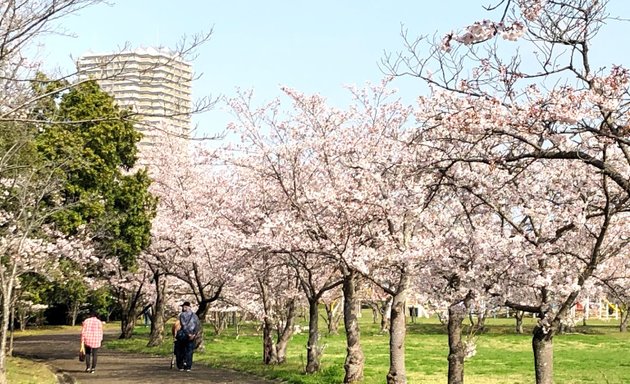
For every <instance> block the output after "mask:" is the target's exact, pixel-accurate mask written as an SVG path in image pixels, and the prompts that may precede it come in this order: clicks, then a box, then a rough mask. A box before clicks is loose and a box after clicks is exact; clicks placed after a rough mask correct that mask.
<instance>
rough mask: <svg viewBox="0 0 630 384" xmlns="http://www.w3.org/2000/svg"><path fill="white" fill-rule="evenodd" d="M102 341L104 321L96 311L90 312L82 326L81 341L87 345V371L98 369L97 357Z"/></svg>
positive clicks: (92, 371) (91, 371)
mask: <svg viewBox="0 0 630 384" xmlns="http://www.w3.org/2000/svg"><path fill="white" fill-rule="evenodd" d="M102 341H103V323H102V322H101V321H100V320H99V319H98V317H97V315H96V312H90V315H89V316H88V318H87V319H85V320H83V326H82V327H81V342H82V343H83V344H84V345H85V372H90V373H94V371H95V370H96V357H97V355H98V349H99V348H100V347H101V342H102Z"/></svg>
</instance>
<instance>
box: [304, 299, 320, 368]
mask: <svg viewBox="0 0 630 384" xmlns="http://www.w3.org/2000/svg"><path fill="white" fill-rule="evenodd" d="M317 304H318V300H317V299H312V298H309V299H308V342H307V344H306V373H315V372H318V371H319V368H320V357H321V356H320V355H321V351H320V349H319V330H318V321H319V313H318V308H317Z"/></svg>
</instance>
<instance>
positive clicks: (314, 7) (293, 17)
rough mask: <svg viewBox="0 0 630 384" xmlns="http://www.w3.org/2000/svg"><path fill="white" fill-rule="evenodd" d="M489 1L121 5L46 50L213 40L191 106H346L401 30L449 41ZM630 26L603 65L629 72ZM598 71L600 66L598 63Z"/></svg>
mask: <svg viewBox="0 0 630 384" xmlns="http://www.w3.org/2000/svg"><path fill="white" fill-rule="evenodd" d="M496 2H497V1H496V0H495V1H490V0H441V1H433V0H390V1H385V0H381V1H376V0H319V1H298V0H293V1H290V0H284V1H281V0H266V1H260V0H259V1H256V0H229V1H228V0H179V1H172V0H117V1H116V0H114V1H111V3H112V5H111V6H108V5H99V6H95V7H91V8H88V9H85V10H83V11H81V12H80V13H78V14H77V15H73V16H71V17H68V18H66V19H63V25H62V28H63V29H64V30H65V31H66V32H68V33H72V34H74V35H76V37H67V36H50V37H48V38H46V39H45V40H44V45H43V47H42V48H41V49H40V50H41V54H40V55H39V57H40V59H41V60H42V61H43V63H44V65H45V68H51V69H52V68H55V67H61V68H62V69H65V70H70V69H71V68H72V67H73V62H72V60H71V56H72V57H74V58H78V57H80V56H81V55H82V54H84V53H87V52H90V51H92V52H97V53H105V52H113V51H116V50H117V49H119V48H120V47H123V46H125V44H129V45H130V46H131V47H132V48H137V47H149V46H159V45H162V46H166V47H172V46H174V44H175V43H176V42H177V41H178V40H179V39H180V37H181V36H183V35H186V34H187V35H190V34H194V33H197V32H200V31H208V30H209V29H210V28H212V27H214V34H213V36H212V38H211V39H210V41H208V42H207V43H205V44H204V45H203V46H202V47H201V48H200V49H199V50H198V51H197V54H198V55H197V57H196V59H195V60H194V61H192V65H193V68H194V71H195V73H196V74H197V75H201V77H200V78H199V79H197V80H195V81H194V83H193V97H201V96H204V95H213V96H221V95H224V96H233V95H234V94H235V89H236V88H237V87H240V88H243V89H250V88H252V89H254V90H255V94H256V97H257V100H260V101H261V102H262V101H268V100H271V99H273V98H275V97H277V96H279V95H280V94H281V92H280V86H288V87H292V88H295V89H298V90H300V91H302V92H305V93H309V94H310V93H319V94H321V95H323V96H325V97H326V98H327V99H328V100H329V102H330V103H331V104H333V105H336V106H340V107H341V106H343V105H344V104H345V103H347V102H348V100H349V97H348V92H347V91H346V90H345V89H344V86H345V85H353V84H354V85H363V84H365V83H366V82H372V83H376V82H378V81H379V80H380V79H381V78H382V77H383V73H382V72H381V71H380V69H379V67H378V63H379V61H380V60H381V59H382V58H383V57H384V52H396V51H399V50H401V49H403V42H402V39H401V37H400V31H401V24H402V25H403V27H404V28H406V29H408V31H409V35H410V36H418V35H434V34H436V33H437V35H439V36H442V35H444V34H445V33H448V32H450V31H452V30H455V29H458V28H461V27H463V26H465V25H467V24H470V23H472V22H474V21H476V20H480V19H483V18H492V16H493V15H491V14H488V13H487V12H485V11H484V10H483V8H482V6H483V5H488V4H492V3H496ZM609 12H610V13H611V15H614V16H618V17H621V18H625V19H630V1H627V0H611V1H610V6H609ZM628 35H630V22H628V21H625V22H614V23H611V24H610V25H608V26H606V27H605V28H604V29H603V31H602V34H601V36H600V38H599V40H598V43H597V51H596V53H597V55H598V57H601V58H602V62H601V64H600V65H610V64H622V65H626V66H630V53H628V52H630V50H629V49H627V43H626V42H625V41H626V40H627V36H628ZM598 64H599V63H598ZM394 85H395V86H396V87H397V88H399V89H400V90H401V95H402V96H403V98H404V99H405V101H408V102H412V100H413V98H414V97H415V96H417V95H420V94H422V93H423V92H424V87H423V85H422V83H421V82H420V81H419V80H417V79H413V78H404V79H400V80H397V81H396V82H395V83H394ZM230 119H231V116H230V115H229V113H228V112H227V111H226V110H225V108H223V107H218V108H216V109H215V110H213V111H210V112H207V113H205V114H203V115H197V116H195V117H194V118H193V122H194V123H196V124H198V125H199V131H200V133H213V132H218V131H221V130H222V129H223V127H224V126H225V124H226V123H227V122H229V121H230Z"/></svg>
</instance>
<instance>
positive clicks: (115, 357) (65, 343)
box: [14, 333, 273, 384]
mask: <svg viewBox="0 0 630 384" xmlns="http://www.w3.org/2000/svg"><path fill="white" fill-rule="evenodd" d="M113 337H114V335H106V336H105V339H106V340H107V339H108V338H113ZM78 340H79V335H78V334H76V333H54V334H48V335H37V336H24V337H19V338H16V339H15V341H14V354H15V355H16V356H20V357H26V358H29V359H33V360H37V361H42V362H44V363H46V364H48V365H50V366H51V367H53V369H54V370H56V372H57V375H58V377H59V379H60V380H59V382H60V383H63V384H72V383H90V384H132V383H133V384H149V383H151V384H153V383H178V384H181V383H191V384H208V383H213V384H224V383H225V384H227V383H242V384H270V383H273V382H272V381H266V380H264V379H260V378H256V377H253V376H250V375H246V374H242V373H239V372H234V371H229V370H220V369H214V368H208V367H205V366H202V365H200V364H193V370H192V372H179V371H178V370H177V369H170V361H171V360H170V358H169V357H156V356H150V355H140V354H131V353H125V352H120V351H112V350H108V349H107V348H101V350H100V351H99V355H98V363H97V367H96V372H95V373H92V374H90V373H86V372H84V370H85V363H82V362H79V359H78V357H77V352H78V350H77V348H78V347H77V345H78Z"/></svg>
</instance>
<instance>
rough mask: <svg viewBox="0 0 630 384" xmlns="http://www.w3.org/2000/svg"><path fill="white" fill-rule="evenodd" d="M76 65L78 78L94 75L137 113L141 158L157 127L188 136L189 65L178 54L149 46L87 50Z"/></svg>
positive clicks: (155, 133)
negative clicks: (112, 50) (115, 50)
mask: <svg viewBox="0 0 630 384" xmlns="http://www.w3.org/2000/svg"><path fill="white" fill-rule="evenodd" d="M77 69H78V71H79V77H80V79H85V78H93V79H96V80H97V81H98V83H99V85H100V86H101V88H102V89H103V90H104V91H106V92H107V93H109V94H110V95H112V96H113V97H114V99H115V100H116V102H117V103H118V105H120V106H121V107H129V108H131V109H132V110H133V111H134V112H136V113H138V120H139V122H138V123H137V124H136V128H137V129H138V130H139V131H141V132H142V133H143V135H144V138H143V139H142V141H141V142H140V146H139V150H140V160H141V161H142V152H143V147H146V146H147V145H148V146H151V145H153V144H155V141H156V140H155V139H156V135H157V134H158V133H159V130H164V129H167V130H168V131H169V133H172V134H176V135H178V136H179V135H181V136H184V137H188V135H189V133H190V129H191V108H192V102H191V83H192V67H191V65H190V64H188V63H186V62H185V61H183V60H182V59H181V58H180V57H178V56H175V55H172V54H169V53H167V52H164V51H161V50H157V49H153V48H148V49H138V50H134V51H127V52H120V53H109V54H87V55H84V56H83V57H81V58H80V59H79V61H78V62H77ZM165 127H166V128H165ZM146 149H147V148H145V150H146Z"/></svg>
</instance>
